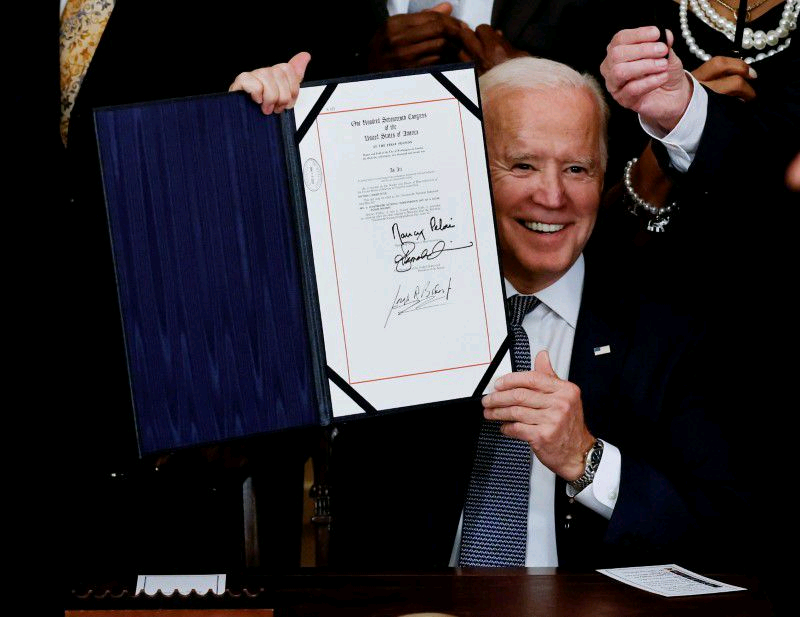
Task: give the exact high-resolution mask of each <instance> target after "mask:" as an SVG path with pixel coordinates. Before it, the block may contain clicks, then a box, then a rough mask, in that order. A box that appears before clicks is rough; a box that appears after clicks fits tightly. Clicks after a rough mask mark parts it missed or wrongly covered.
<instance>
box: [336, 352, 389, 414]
mask: <svg viewBox="0 0 800 617" xmlns="http://www.w3.org/2000/svg"><path fill="white" fill-rule="evenodd" d="M325 372H326V373H328V379H330V380H331V381H332V382H333V383H335V384H336V385H337V386H339V387H340V388H341V389H342V391H343V392H344V393H345V394H346V395H347V396H349V397H350V398H351V399H353V400H354V401H355V402H356V403H357V404H358V406H359V407H361V409H363V410H364V411H365V412H366V413H367V415H368V416H374V415H377V413H378V410H377V409H375V408H374V407H373V406H372V405H371V404H370V402H369V401H368V400H367V399H365V398H364V397H363V396H361V395H360V394H359V393H358V392H356V390H355V388H354V387H353V386H351V385H350V384H349V383H347V382H346V381H345V380H344V379H342V378H341V377H340V376H339V374H338V373H337V372H336V371H334V370H333V369H332V368H331V367H330V366H328V365H327V364H326V365H325Z"/></svg>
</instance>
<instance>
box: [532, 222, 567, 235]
mask: <svg viewBox="0 0 800 617" xmlns="http://www.w3.org/2000/svg"><path fill="white" fill-rule="evenodd" d="M523 224H524V225H525V227H527V228H528V229H530V230H531V231H539V232H544V233H547V234H551V233H553V232H556V231H561V230H562V229H564V225H548V224H547V223H539V222H538V221H525V222H524V223H523Z"/></svg>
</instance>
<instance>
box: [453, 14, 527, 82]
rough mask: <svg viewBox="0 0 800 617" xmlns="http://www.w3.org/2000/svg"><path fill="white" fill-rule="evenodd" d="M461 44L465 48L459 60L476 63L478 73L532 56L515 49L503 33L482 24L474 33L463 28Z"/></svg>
mask: <svg viewBox="0 0 800 617" xmlns="http://www.w3.org/2000/svg"><path fill="white" fill-rule="evenodd" d="M461 42H462V44H463V46H464V48H463V49H462V50H461V51H460V52H459V53H458V59H459V60H461V61H462V62H475V66H476V67H477V69H478V73H485V72H486V71H488V70H489V69H491V68H492V67H495V66H497V65H498V64H500V63H502V62H505V61H506V60H508V59H510V58H518V57H520V56H528V55H530V54H528V53H526V52H524V51H521V50H519V49H517V48H516V47H514V46H513V45H512V44H511V43H509V42H508V39H506V38H505V37H504V36H503V33H502V32H500V31H499V30H495V29H494V28H492V27H491V26H489V25H487V24H481V25H480V26H478V27H477V28H476V29H475V31H474V32H473V31H472V30H470V29H469V28H462V30H461Z"/></svg>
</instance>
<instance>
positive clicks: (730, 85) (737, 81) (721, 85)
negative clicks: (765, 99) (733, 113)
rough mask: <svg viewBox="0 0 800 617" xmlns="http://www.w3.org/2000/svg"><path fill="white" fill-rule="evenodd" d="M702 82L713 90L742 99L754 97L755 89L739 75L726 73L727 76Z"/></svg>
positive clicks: (747, 99)
mask: <svg viewBox="0 0 800 617" xmlns="http://www.w3.org/2000/svg"><path fill="white" fill-rule="evenodd" d="M703 83H704V84H705V85H706V86H708V87H709V88H711V89H712V90H713V91H714V92H717V93H719V94H726V95H728V96H735V97H737V98H740V99H742V100H743V101H750V100H752V99H754V98H756V91H755V90H753V87H752V86H751V85H750V84H749V83H747V80H746V79H744V78H742V77H741V76H739V75H728V76H727V77H722V78H720V79H714V80H711V81H704V82H703Z"/></svg>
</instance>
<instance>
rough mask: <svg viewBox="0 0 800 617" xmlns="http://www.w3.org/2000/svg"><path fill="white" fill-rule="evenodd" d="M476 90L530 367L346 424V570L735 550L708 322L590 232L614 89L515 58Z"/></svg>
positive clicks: (337, 547) (341, 461) (514, 309)
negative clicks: (485, 388) (480, 386)
mask: <svg viewBox="0 0 800 617" xmlns="http://www.w3.org/2000/svg"><path fill="white" fill-rule="evenodd" d="M480 87H481V98H482V103H483V111H484V118H485V127H486V138H487V150H488V160H489V167H490V172H491V182H492V189H493V196H494V206H495V214H496V221H497V227H498V237H499V242H500V249H501V264H502V268H503V274H504V277H505V285H506V292H507V293H506V295H507V297H508V299H509V320H510V325H511V332H512V339H513V342H512V364H513V365H514V368H515V372H513V373H510V374H508V375H504V376H502V377H500V378H498V379H497V380H496V381H495V384H494V388H495V389H494V392H492V393H491V394H488V395H486V396H484V397H483V399H482V401H481V402H482V405H481V406H477V405H476V406H475V408H471V407H469V406H464V405H460V406H455V407H453V408H451V409H435V410H430V409H428V410H422V411H419V412H417V413H406V414H398V415H397V416H388V417H382V418H374V419H371V420H370V421H369V422H363V423H353V424H352V425H343V426H341V427H340V430H339V435H338V437H337V438H336V442H335V445H334V457H333V461H332V465H333V467H332V470H333V471H332V473H333V474H334V475H335V478H336V479H335V481H334V482H333V495H334V496H333V497H332V503H331V506H332V509H333V510H332V514H333V520H332V526H331V542H332V545H331V563H332V564H333V563H335V564H339V565H341V564H347V565H353V566H359V567H363V566H364V565H365V564H369V565H370V567H421V566H424V567H435V566H442V565H447V564H449V565H451V566H528V567H533V566H569V567H590V568H599V567H609V566H614V565H642V564H647V563H659V562H661V561H664V562H667V563H668V562H670V561H678V562H679V563H681V564H682V565H687V566H689V567H692V566H696V567H701V566H703V565H705V564H710V563H716V561H717V560H721V559H725V556H726V555H727V553H726V552H725V548H726V545H728V542H727V536H726V534H727V532H728V531H729V530H730V529H731V525H732V524H733V523H732V521H733V520H735V516H738V515H740V514H742V513H743V512H744V510H743V509H742V502H741V500H740V498H739V496H738V495H737V494H736V492H735V491H734V490H733V489H732V488H731V487H732V486H733V485H734V479H733V474H732V469H731V467H730V465H729V458H728V440H726V438H725V435H724V434H723V430H722V429H723V424H722V423H721V422H720V420H719V417H715V415H716V416H719V415H720V414H724V410H715V409H713V408H712V407H711V406H710V405H709V403H708V401H709V398H708V396H707V392H708V388H709V384H707V383H706V380H705V379H704V374H703V367H704V366H705V365H706V364H707V362H708V361H709V360H708V356H707V355H706V346H705V343H704V338H703V331H704V327H703V324H702V323H701V322H699V321H698V320H697V319H695V318H694V317H693V316H692V312H691V311H690V309H689V308H687V307H686V306H682V305H681V304H679V303H677V302H676V303H671V304H670V305H664V304H661V303H658V302H655V301H650V300H648V299H647V298H644V297H642V296H641V295H640V294H639V293H637V292H636V287H635V282H634V284H631V283H629V282H628V281H627V280H626V278H625V277H624V276H623V274H622V273H623V271H624V268H622V267H621V266H619V265H618V264H615V263H613V262H612V261H611V259H612V256H611V253H609V252H607V251H604V250H603V249H602V246H601V241H602V239H601V238H599V237H592V236H593V230H594V229H595V223H596V220H597V218H598V209H599V204H600V196H601V191H602V178H603V173H604V168H605V161H606V137H605V135H606V119H607V115H608V111H607V107H606V104H605V101H604V98H603V95H602V93H601V90H600V89H599V86H598V85H597V83H596V82H595V81H594V80H593V79H592V78H590V77H588V76H584V75H581V74H579V73H577V72H575V71H573V70H572V69H571V68H569V67H567V66H565V65H563V64H558V63H555V62H552V61H549V60H544V59H540V58H519V59H514V60H510V61H508V62H505V63H503V64H501V65H499V66H497V67H495V68H494V69H492V70H491V71H488V72H487V73H485V74H484V75H483V76H482V77H481V79H480ZM712 412H713V413H712ZM717 412H719V413H717ZM378 538H379V539H378ZM739 541H740V542H741V537H740V538H739ZM726 565H728V566H730V563H727V564H726Z"/></svg>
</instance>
